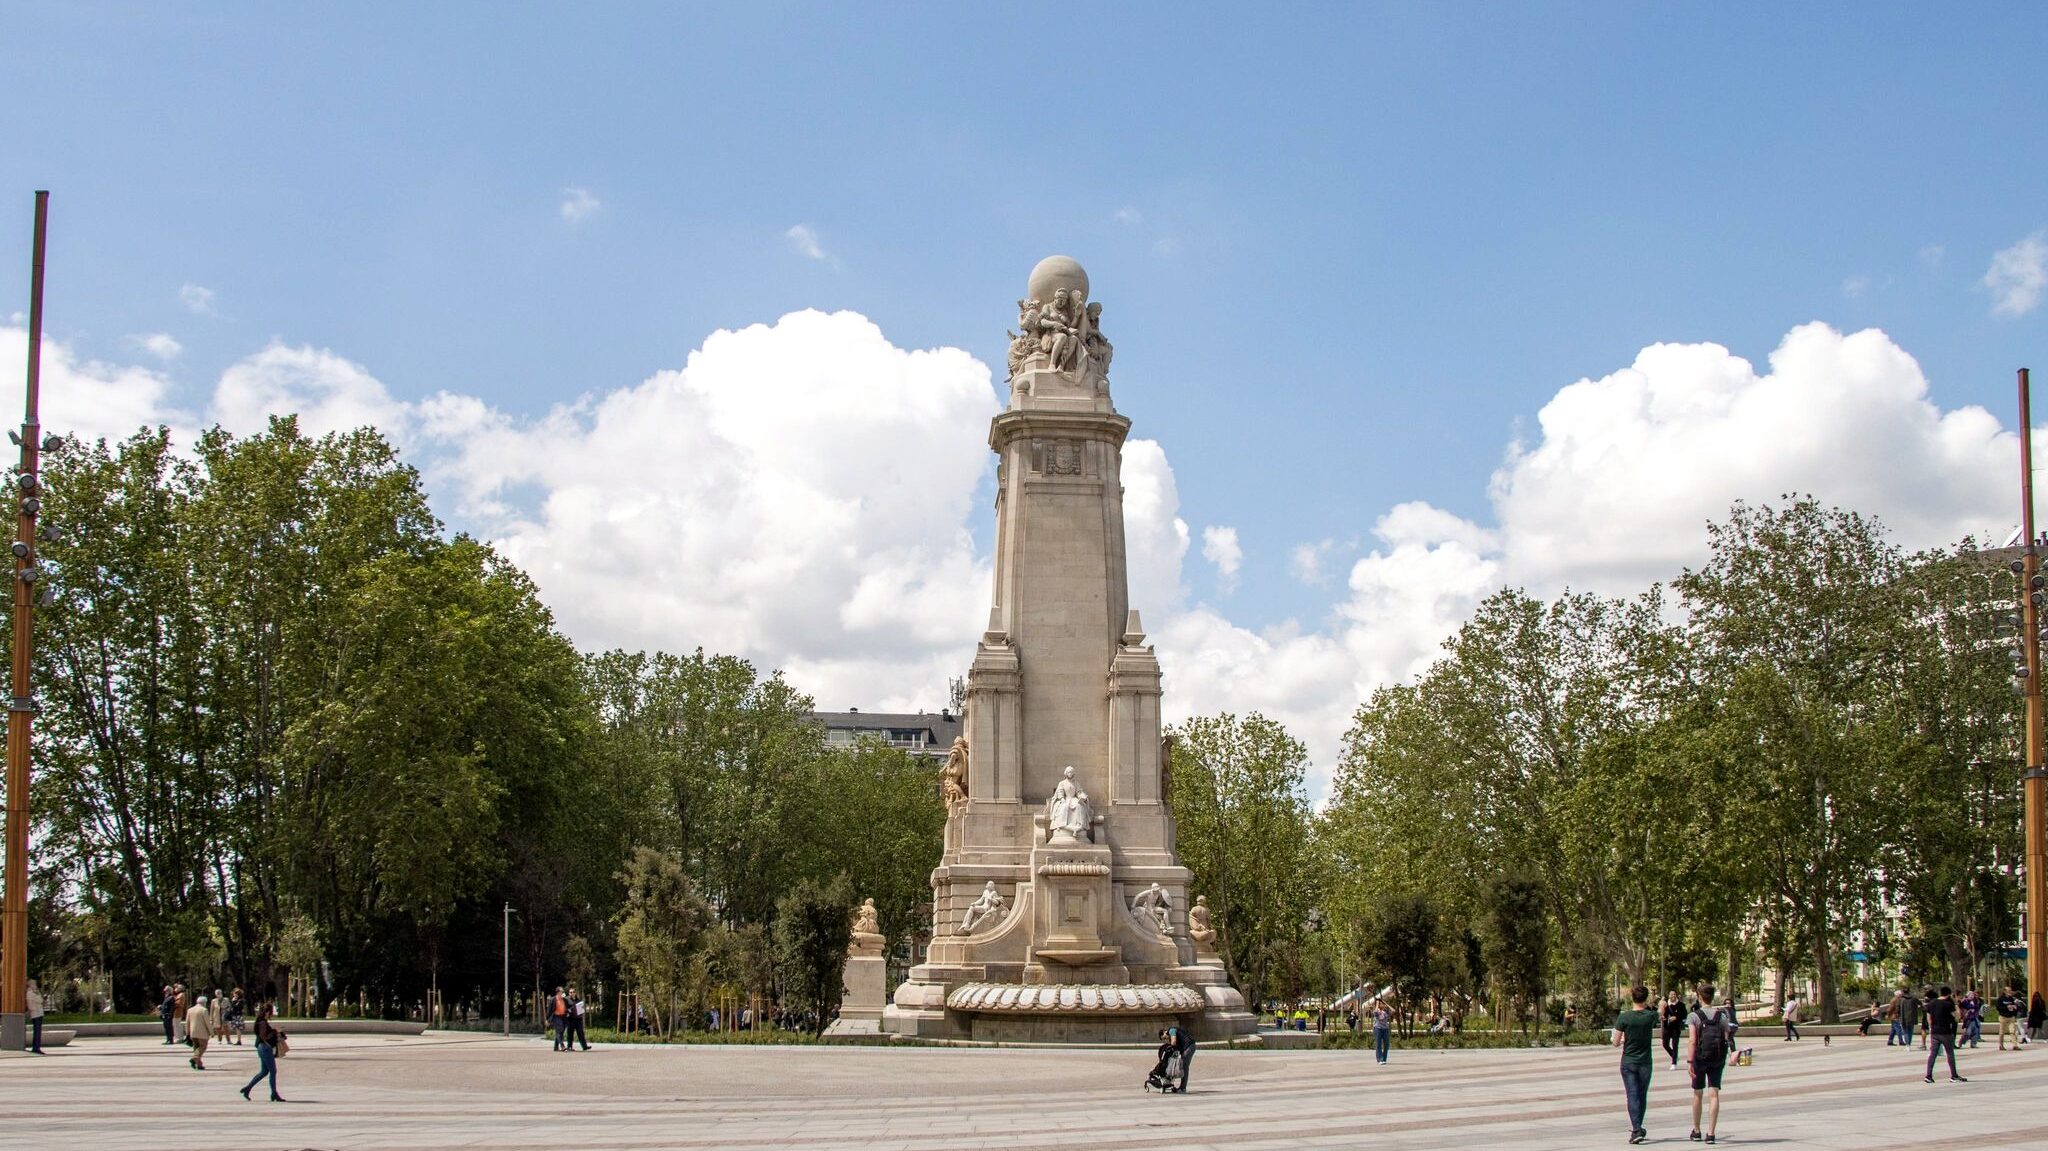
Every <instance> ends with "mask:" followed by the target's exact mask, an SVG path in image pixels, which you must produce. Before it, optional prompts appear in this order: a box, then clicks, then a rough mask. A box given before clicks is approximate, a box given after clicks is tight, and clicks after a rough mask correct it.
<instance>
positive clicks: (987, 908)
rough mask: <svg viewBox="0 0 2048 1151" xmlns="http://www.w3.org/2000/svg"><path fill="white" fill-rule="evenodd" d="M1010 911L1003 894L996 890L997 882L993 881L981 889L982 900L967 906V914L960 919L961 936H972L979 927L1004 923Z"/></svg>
mask: <svg viewBox="0 0 2048 1151" xmlns="http://www.w3.org/2000/svg"><path fill="white" fill-rule="evenodd" d="M1007 910H1008V904H1007V901H1005V900H1004V899H1003V893H1002V892H1000V891H997V890H996V881H995V880H993V879H991V880H989V881H988V883H987V885H986V886H984V887H983V888H982V889H981V898H979V899H977V900H975V901H974V902H973V903H970V904H968V905H967V913H966V914H965V915H962V916H961V917H960V934H962V935H972V934H974V929H975V928H976V927H977V926H980V927H992V926H994V925H995V924H998V923H1001V922H1002V921H1003V914H1004V912H1005V911H1007Z"/></svg>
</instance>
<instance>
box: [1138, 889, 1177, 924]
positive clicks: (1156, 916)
mask: <svg viewBox="0 0 2048 1151" xmlns="http://www.w3.org/2000/svg"><path fill="white" fill-rule="evenodd" d="M1131 914H1132V915H1133V916H1134V917H1136V919H1137V920H1138V922H1140V923H1143V924H1145V925H1147V926H1152V925H1154V924H1156V925H1157V926H1158V928H1159V934H1161V935H1171V934H1172V933H1173V899H1172V898H1171V897H1170V896H1168V895H1167V894H1166V889H1165V888H1163V887H1161V886H1159V885H1158V884H1156V883H1155V884H1153V885H1152V886H1150V887H1148V888H1146V889H1145V890H1143V891H1140V892H1139V893H1138V894H1137V895H1136V896H1135V897H1133V898H1132V900H1131Z"/></svg>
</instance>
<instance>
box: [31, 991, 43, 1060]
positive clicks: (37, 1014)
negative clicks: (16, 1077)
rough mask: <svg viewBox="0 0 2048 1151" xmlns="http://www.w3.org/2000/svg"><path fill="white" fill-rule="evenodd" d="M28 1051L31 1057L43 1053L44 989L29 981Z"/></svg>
mask: <svg viewBox="0 0 2048 1151" xmlns="http://www.w3.org/2000/svg"><path fill="white" fill-rule="evenodd" d="M28 1034H29V1040H28V1050H29V1054H31V1055H41V1054H42V1053H43V989H42V988H40V987H37V986H36V981H35V980H33V979H31V980H29V981H28Z"/></svg>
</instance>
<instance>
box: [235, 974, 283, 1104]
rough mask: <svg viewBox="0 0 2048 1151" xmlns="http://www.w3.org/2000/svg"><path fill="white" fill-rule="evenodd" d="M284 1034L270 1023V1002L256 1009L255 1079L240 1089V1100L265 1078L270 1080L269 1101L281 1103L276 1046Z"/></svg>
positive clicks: (267, 1001)
mask: <svg viewBox="0 0 2048 1151" xmlns="http://www.w3.org/2000/svg"><path fill="white" fill-rule="evenodd" d="M284 1037H285V1035H284V1032H282V1031H279V1030H278V1029H277V1028H276V1027H275V1026H272V1024H271V1022H270V1001H269V1000H267V999H266V1000H264V1001H263V1006H262V1007H259V1008H257V1009H256V1077H255V1078H254V1079H251V1080H249V1082H248V1083H247V1085H245V1086H244V1087H243V1088H242V1098H244V1099H247V1098H249V1092H250V1090H251V1089H253V1088H254V1087H255V1086H256V1085H257V1084H258V1083H261V1082H263V1081H264V1080H265V1079H266V1078H267V1079H269V1080H270V1101H271V1102H272V1103H282V1102H284V1101H285V1099H284V1096H282V1095H279V1094H278V1093H277V1045H278V1044H279V1043H281V1042H283V1041H284Z"/></svg>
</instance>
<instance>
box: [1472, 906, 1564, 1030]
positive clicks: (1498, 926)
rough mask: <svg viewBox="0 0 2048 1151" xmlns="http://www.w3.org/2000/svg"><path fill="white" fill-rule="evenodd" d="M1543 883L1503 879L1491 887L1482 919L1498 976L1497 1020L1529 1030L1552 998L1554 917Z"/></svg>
mask: <svg viewBox="0 0 2048 1151" xmlns="http://www.w3.org/2000/svg"><path fill="white" fill-rule="evenodd" d="M1547 904H1548V900H1547V899H1545V897H1544V893H1543V885H1542V883H1541V882H1540V881H1538V880H1535V879H1532V878H1529V877H1528V876H1517V875H1507V874H1503V875H1497V876H1495V877H1494V878H1493V880H1492V881H1491V882H1490V883H1488V884H1487V886H1486V892H1485V896H1484V900H1483V904H1482V907H1483V911H1482V915H1481V918H1480V939H1481V941H1482V943H1483V945H1484V947H1485V951H1486V966H1487V968H1488V969H1489V970H1490V972H1491V973H1492V975H1493V987H1494V992H1495V995H1494V1001H1495V1005H1496V1006H1495V1009H1494V1018H1495V1019H1496V1020H1500V1021H1502V1022H1509V1021H1511V1022H1512V1023H1514V1024H1515V1025H1517V1026H1521V1027H1522V1028H1524V1030H1526V1029H1527V1025H1528V1019H1529V1018H1530V1016H1532V1015H1535V1016H1536V1018H1537V1019H1539V1020H1540V1019H1541V1018H1542V1016H1541V1015H1540V1014H1539V1013H1537V1011H1536V1007H1537V1005H1538V1004H1540V1003H1541V1002H1542V1001H1543V997H1544V996H1545V995H1548V994H1549V993H1550V986H1549V972H1550V915H1549V910H1548V907H1547Z"/></svg>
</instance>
